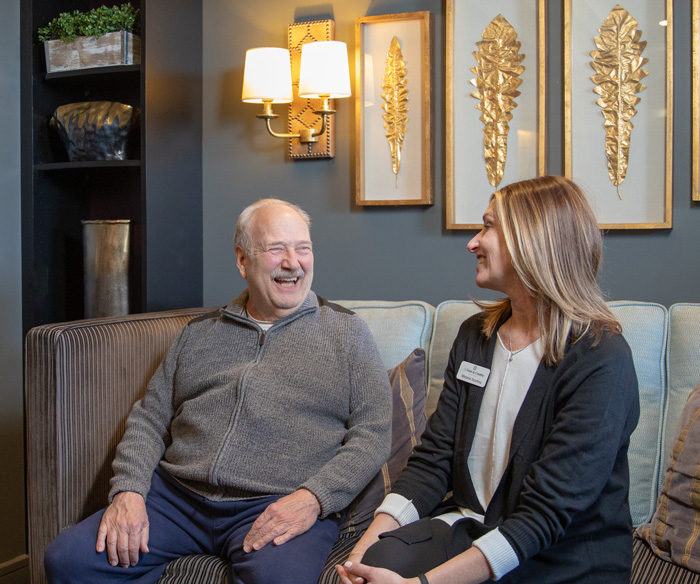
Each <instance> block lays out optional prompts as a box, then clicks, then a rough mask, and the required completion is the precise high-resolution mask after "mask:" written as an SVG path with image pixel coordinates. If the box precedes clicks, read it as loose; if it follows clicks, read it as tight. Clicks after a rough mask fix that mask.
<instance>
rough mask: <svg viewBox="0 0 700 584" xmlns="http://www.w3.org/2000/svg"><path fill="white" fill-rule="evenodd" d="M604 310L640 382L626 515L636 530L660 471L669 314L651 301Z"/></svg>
mask: <svg viewBox="0 0 700 584" xmlns="http://www.w3.org/2000/svg"><path fill="white" fill-rule="evenodd" d="M608 306H609V307H610V309H611V310H612V312H613V314H614V315H615V316H616V317H617V319H618V320H619V321H620V324H621V325H622V335H623V336H624V337H625V340H626V341H627V343H628V344H629V346H630V349H631V350H632V359H633V360H634V369H635V371H636V372H637V381H638V382H639V406H640V411H639V422H638V423H637V428H636V429H635V431H634V432H633V433H632V437H631V438H630V447H629V453H628V456H627V458H628V460H629V467H630V496H629V501H630V512H631V514H632V523H633V524H634V525H635V526H637V525H641V524H642V523H646V522H647V521H649V519H650V518H651V515H652V513H653V512H654V508H655V506H656V497H657V495H658V489H659V476H660V474H661V468H662V467H663V457H662V453H661V448H660V445H661V444H662V438H663V420H664V403H665V399H666V396H665V389H664V388H665V387H666V335H667V319H668V311H667V310H666V308H665V307H664V306H662V305H660V304H654V303H650V302H633V301H624V300H621V301H615V302H609V303H608Z"/></svg>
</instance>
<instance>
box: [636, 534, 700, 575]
mask: <svg viewBox="0 0 700 584" xmlns="http://www.w3.org/2000/svg"><path fill="white" fill-rule="evenodd" d="M630 584H700V574H698V573H696V572H691V571H690V570H686V569H685V568H682V567H681V566H678V565H676V564H672V563H671V562H666V561H664V560H662V559H660V558H659V557H657V556H656V555H655V554H654V552H653V551H652V550H651V548H650V547H649V545H648V544H647V543H646V542H645V541H644V540H642V539H639V538H637V537H635V539H634V548H633V552H632V575H631V577H630Z"/></svg>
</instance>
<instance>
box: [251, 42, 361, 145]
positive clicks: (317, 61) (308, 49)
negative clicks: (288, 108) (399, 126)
mask: <svg viewBox="0 0 700 584" xmlns="http://www.w3.org/2000/svg"><path fill="white" fill-rule="evenodd" d="M350 95H351V91H350V71H349V68H348V54H347V47H346V45H345V43H343V42H340V41H317V42H311V43H307V44H305V45H303V46H302V48H301V67H300V73H299V97H302V98H310V99H320V100H321V104H320V107H318V108H317V109H315V110H314V112H313V113H314V114H316V115H320V116H322V118H323V123H322V125H321V128H320V129H319V130H314V129H313V128H300V130H299V133H297V134H282V133H278V132H275V131H274V130H273V129H272V126H271V123H270V121H271V120H273V119H274V118H277V117H279V116H278V115H277V114H274V113H273V112H272V104H273V103H291V102H292V101H293V94H292V72H291V61H290V54H289V51H288V50H287V49H280V48H272V47H262V48H256V49H249V50H248V51H247V52H246V58H245V70H244V73H243V96H242V99H243V101H244V102H245V103H261V104H262V106H263V109H262V112H261V113H259V114H257V117H259V118H261V119H263V120H265V125H266V127H267V131H268V132H269V133H270V134H271V135H272V136H275V137H276V138H294V139H298V140H299V141H300V142H301V143H302V144H310V143H315V142H318V137H319V136H321V135H322V134H323V133H324V132H325V131H326V127H327V125H328V116H331V115H333V114H334V113H335V110H333V109H331V107H330V100H331V99H337V98H341V97H350Z"/></svg>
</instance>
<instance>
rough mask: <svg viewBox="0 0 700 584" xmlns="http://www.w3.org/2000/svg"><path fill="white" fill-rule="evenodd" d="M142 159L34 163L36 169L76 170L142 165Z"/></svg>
mask: <svg viewBox="0 0 700 584" xmlns="http://www.w3.org/2000/svg"><path fill="white" fill-rule="evenodd" d="M140 166H141V161H140V160H86V161H81V162H46V163H43V164H36V165H34V169H35V170H75V169H81V168H124V167H136V168H138V167H140Z"/></svg>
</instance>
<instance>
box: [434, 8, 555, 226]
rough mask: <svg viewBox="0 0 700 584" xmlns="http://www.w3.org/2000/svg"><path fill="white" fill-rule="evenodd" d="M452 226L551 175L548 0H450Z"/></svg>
mask: <svg viewBox="0 0 700 584" xmlns="http://www.w3.org/2000/svg"><path fill="white" fill-rule="evenodd" d="M446 14H447V30H446V77H447V79H446V88H445V95H446V104H445V110H446V132H445V134H446V152H445V159H446V180H447V184H446V203H447V204H446V227H447V228H448V229H480V228H481V222H482V219H481V217H482V214H483V212H484V210H485V209H486V207H487V206H488V201H489V197H490V196H491V194H492V193H493V192H494V191H496V190H498V188H499V186H501V187H502V186H505V185H506V184H508V183H511V182H515V181H518V180H523V179H527V178H533V177H535V176H538V175H542V174H544V173H545V172H546V158H547V144H546V128H545V125H546V116H545V107H546V102H545V95H546V74H545V73H546V70H545V67H546V58H545V57H546V40H547V39H546V14H545V0H490V1H489V2H469V1H468V0H446Z"/></svg>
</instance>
